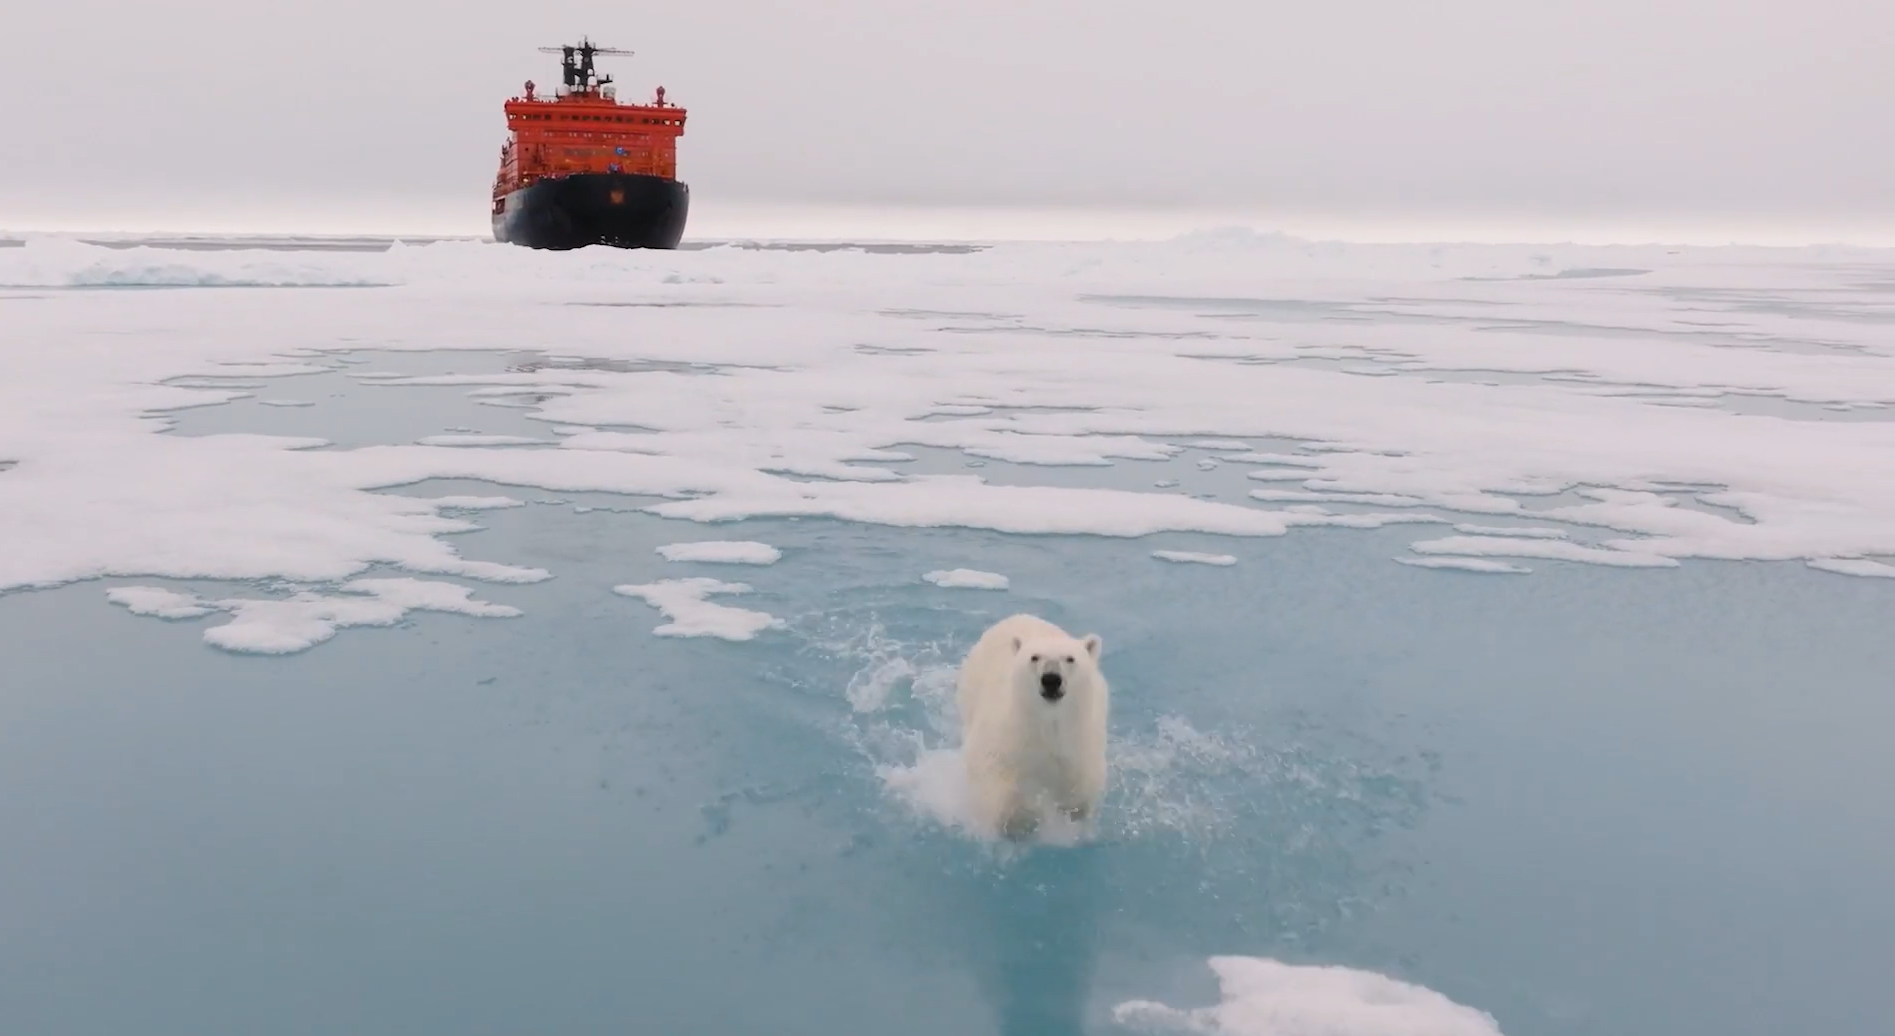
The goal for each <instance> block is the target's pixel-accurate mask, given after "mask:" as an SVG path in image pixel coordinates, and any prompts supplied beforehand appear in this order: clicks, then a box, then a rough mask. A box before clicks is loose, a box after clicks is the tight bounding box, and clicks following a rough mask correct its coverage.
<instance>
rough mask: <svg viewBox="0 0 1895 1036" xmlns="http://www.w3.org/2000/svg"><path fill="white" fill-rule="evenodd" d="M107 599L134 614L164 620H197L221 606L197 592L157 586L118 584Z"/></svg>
mask: <svg viewBox="0 0 1895 1036" xmlns="http://www.w3.org/2000/svg"><path fill="white" fill-rule="evenodd" d="M105 599H106V600H108V601H111V602H112V603H113V604H118V605H123V606H125V608H126V609H127V610H129V611H130V612H131V613H132V614H133V615H151V616H155V617H157V618H160V619H195V618H197V617H198V616H200V615H209V614H210V613H212V612H214V611H216V610H217V609H216V608H214V607H212V606H211V605H209V604H206V603H204V601H203V600H202V599H201V598H198V597H197V596H195V595H193V594H181V593H178V592H177V591H175V590H166V589H164V588H163V587H157V586H118V587H113V588H112V589H110V590H107V591H106V592H105Z"/></svg>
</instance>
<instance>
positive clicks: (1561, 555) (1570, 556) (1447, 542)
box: [1409, 536, 1678, 568]
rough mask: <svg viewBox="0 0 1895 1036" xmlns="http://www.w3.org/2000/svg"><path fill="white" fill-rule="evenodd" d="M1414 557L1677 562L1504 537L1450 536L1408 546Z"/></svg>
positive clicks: (1642, 564) (1644, 564)
mask: <svg viewBox="0 0 1895 1036" xmlns="http://www.w3.org/2000/svg"><path fill="white" fill-rule="evenodd" d="M1409 549H1410V550H1413V551H1414V552H1415V553H1417V554H1460V555H1466V556H1468V557H1495V558H1546V559H1548V560H1551V561H1578V562H1584V563H1587V564H1593V565H1613V566H1617V567H1621V568H1676V567H1677V566H1678V559H1677V558H1669V557H1665V556H1663V555H1660V554H1649V553H1645V552H1642V551H1634V550H1615V549H1609V548H1605V547H1588V546H1584V545H1581V544H1578V543H1569V542H1567V541H1565V540H1547V539H1531V538H1519V537H1505V536H1449V537H1447V538H1445V539H1439V540H1422V541H1421V542H1419V543H1411V544H1409Z"/></svg>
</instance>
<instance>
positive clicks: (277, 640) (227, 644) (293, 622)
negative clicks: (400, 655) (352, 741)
mask: <svg viewBox="0 0 1895 1036" xmlns="http://www.w3.org/2000/svg"><path fill="white" fill-rule="evenodd" d="M340 590H341V592H342V596H332V595H325V594H319V593H315V592H313V591H308V590H304V591H299V592H297V593H295V594H292V595H291V596H289V597H286V598H281V599H267V598H228V599H224V600H217V601H207V600H204V599H202V598H200V597H197V596H195V595H191V594H181V593H177V592H175V591H171V590H165V589H162V588H160V587H152V586H124V587H115V588H113V589H112V590H110V591H107V594H106V597H107V599H108V600H110V601H111V602H112V603H114V604H119V605H123V606H124V607H126V608H127V609H129V610H130V611H131V612H132V613H133V614H135V615H152V616H157V617H159V618H166V619H182V618H195V617H197V616H200V615H209V614H211V613H212V612H220V611H221V612H229V613H230V614H231V615H232V619H231V621H229V622H227V623H225V624H223V625H221V626H213V627H211V628H210V629H207V630H205V631H204V640H205V642H206V643H208V644H210V645H212V646H213V647H218V648H222V649H224V650H225V651H230V652H235V653H238V654H262V655H287V654H293V653H295V652H298V651H306V650H308V649H309V648H312V647H314V646H316V645H317V644H321V643H323V642H324V641H326V640H329V639H330V638H332V637H334V636H335V635H336V631H337V630H339V629H342V628H345V627H349V626H392V625H394V624H395V623H397V622H400V621H401V620H402V618H403V617H405V616H406V615H407V614H408V613H409V612H413V611H433V612H450V613H455V614H460V615H471V616H475V617H478V618H513V617H516V616H518V615H520V614H521V612H520V610H519V609H518V608H512V607H508V606H506V605H501V604H492V603H489V602H487V601H480V600H475V599H474V596H473V591H472V590H470V589H468V588H467V587H464V586H456V585H455V584H453V583H442V582H435V581H430V580H421V579H409V578H406V577H399V578H390V579H356V580H352V581H350V582H348V583H344V584H343V585H342V586H341V587H340Z"/></svg>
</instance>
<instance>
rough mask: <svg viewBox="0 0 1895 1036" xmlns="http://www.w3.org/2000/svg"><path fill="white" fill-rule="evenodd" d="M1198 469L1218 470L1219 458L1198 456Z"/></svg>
mask: <svg viewBox="0 0 1895 1036" xmlns="http://www.w3.org/2000/svg"><path fill="white" fill-rule="evenodd" d="M1198 470H1199V471H1216V470H1217V458H1215V457H1199V458H1198Z"/></svg>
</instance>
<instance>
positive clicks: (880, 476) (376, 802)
mask: <svg viewBox="0 0 1895 1036" xmlns="http://www.w3.org/2000/svg"><path fill="white" fill-rule="evenodd" d="M38 244H39V243H38V242H33V243H29V245H28V246H27V247H24V248H20V249H12V250H9V251H8V253H7V254H6V255H5V257H4V258H0V283H4V284H8V285H15V286H20V287H19V290H21V291H25V290H27V289H31V291H32V292H33V293H34V294H35V295H36V296H37V297H36V298H33V299H31V300H29V301H22V302H21V303H20V307H19V308H16V309H13V310H10V311H9V312H10V314H13V315H17V319H16V320H15V324H16V326H17V328H18V332H17V333H14V334H9V335H8V336H7V337H6V340H5V341H4V342H3V343H0V359H3V360H4V362H5V363H6V364H7V370H8V371H9V373H10V374H11V375H13V376H12V377H10V378H8V379H6V380H5V381H3V382H0V533H3V534H4V538H0V544H4V545H0V589H4V590H11V591H13V592H9V593H5V594H4V596H0V656H3V657H5V658H6V659H8V662H7V667H8V668H7V673H8V677H9V679H8V681H7V689H6V692H5V693H4V694H0V708H4V709H5V710H6V713H5V714H4V716H0V720H3V721H0V786H5V787H8V788H13V789H31V793H30V794H29V793H24V792H23V793H22V794H19V795H12V796H7V797H5V798H4V799H0V824H3V825H4V829H5V830H7V831H8V832H9V838H10V844H12V845H13V846H15V850H14V851H13V852H12V854H11V856H10V863H9V867H8V869H7V872H6V874H7V877H6V878H5V879H4V880H0V914H3V915H4V916H7V917H8V918H10V919H15V920H13V921H10V923H9V926H8V931H7V932H6V933H5V934H0V1002H6V1003H9V1004H12V1005H24V1006H23V1007H19V1008H16V1009H14V1010H13V1013H14V1014H15V1016H16V1017H18V1018H20V1019H21V1022H20V1024H21V1025H22V1026H23V1028H25V1029H30V1030H31V1031H35V1032H47V1033H67V1032H75V1033H76V1032H95V1031H137V1032H141V1033H186V1032H189V1033H202V1032H250V1031H265V1030H267V1031H271V1032H288V1033H297V1032H310V1033H317V1032H325V1033H326V1032H335V1031H351V1032H365V1033H375V1032H390V1033H393V1032H415V1031H429V1032H488V1031H491V1032H512V1031H528V1030H532V1031H543V1030H548V1029H557V1030H559V1031H564V1032H594V1031H597V1032H605V1031H613V1032H622V1031H626V1030H627V1029H628V1027H629V1028H630V1029H635V1030H640V1031H643V1030H647V1029H649V1030H651V1031H701V1032H713V1033H726V1032H727V1033H739V1032H759V1031H770V1032H811V1033H817V1032H821V1033H832V1032H879V1031H902V1032H909V1033H917V1034H928V1033H935V1032H939V1033H968V1032H990V1031H998V1032H1019V1033H1027V1032H1036V1033H1037V1032H1053V1033H1059V1032H1079V1031H1086V1032H1101V1033H1103V1032H1114V1031H1228V1032H1235V1033H1243V1034H1246V1036H1248V1034H1254V1033H1270V1034H1272V1036H1294V1034H1298V1033H1304V1032H1327V1031H1334V1030H1337V1029H1340V1030H1342V1031H1348V1032H1350V1033H1352V1034H1355V1033H1361V1034H1363V1036H1378V1034H1382V1033H1389V1034H1397V1033H1400V1034H1406V1033H1411V1032H1429V1033H1443V1034H1449V1033H1488V1032H1491V1031H1493V1030H1494V1029H1498V1030H1500V1031H1504V1032H1507V1033H1510V1034H1514V1036H1519V1034H1523V1033H1525V1034H1533V1033H1548V1034H1557V1033H1592V1032H1612V1033H1618V1034H1634V1036H1639V1034H1646V1033H1650V1034H1654V1036H1656V1034H1660V1033H1664V1034H1670V1033H1676V1032H1683V1031H1706V1032H1718V1033H1720V1034H1725V1033H1758V1034H1763V1033H1780V1032H1784V1031H1821V1032H1863V1031H1870V1030H1871V1029H1872V1028H1873V1026H1874V1025H1875V1024H1876V1020H1877V1019H1879V1017H1880V1007H1879V1004H1880V997H1879V977H1878V976H1879V974H1880V971H1881V970H1882V965H1883V964H1884V963H1885V962H1886V961H1888V960H1890V959H1895V940H1892V939H1891V936H1890V935H1889V934H1888V933H1890V932H1891V931H1895V886H1891V883H1890V881H1889V879H1888V878H1887V875H1888V874H1889V873H1892V872H1895V834H1891V832H1890V830H1889V828H1888V826H1887V825H1878V824H1874V823H1868V822H1865V821H1864V818H1866V817H1872V816H1877V815H1879V814H1880V812H1881V811H1882V799H1883V798H1884V797H1885V791H1886V789H1887V788H1888V787H1889V786H1890V782H1891V780H1895V763H1891V762H1890V758H1891V756H1895V753H1889V752H1888V751H1887V739H1886V736H1885V734H1884V733H1883V732H1885V731H1886V730H1888V729H1889V728H1890V720H1891V719H1895V715H1892V713H1895V705H1891V704H1890V696H1889V694H1888V693H1887V692H1888V686H1887V679H1886V674H1887V673H1888V672H1890V671H1895V670H1892V668H1891V666H1892V664H1895V647H1891V646H1890V641H1889V639H1888V638H1887V636H1886V630H1887V629H1889V628H1891V622H1892V621H1895V580H1890V579H1887V578H1881V577H1885V576H1887V575H1888V574H1890V573H1892V572H1895V565H1891V564H1890V562H1891V561H1895V541H1891V539H1890V538H1889V537H1890V536H1891V535H1895V532H1892V531H1891V530H1895V497H1891V496H1890V493H1891V492H1892V490H1891V488H1890V487H1892V486H1895V469H1891V465H1892V464H1895V449H1891V445H1892V444H1895V442H1892V441H1891V439H1890V438H1889V436H1890V429H1891V428H1895V426H1892V425H1890V424H1889V415H1890V414H1891V413H1895V411H1891V410H1890V408H1889V407H1890V405H1891V404H1895V378H1892V377H1891V375H1890V371H1891V370H1892V369H1895V360H1891V358H1890V355H1891V353H1892V352H1895V347H1892V346H1891V340H1890V339H1889V337H1888V334H1889V331H1890V327H1891V322H1890V311H1891V303H1892V302H1895V296H1891V295H1890V294H1889V292H1888V291H1887V289H1886V288H1885V287H1878V285H1885V284H1886V283H1887V282H1888V277H1887V274H1886V272H1884V271H1886V269H1887V267H1888V265H1890V261H1889V260H1888V259H1887V258H1886V257H1883V256H1880V255H1878V254H1875V253H1866V254H1865V253H1859V252H1851V253H1846V254H1835V253H1787V254H1786V253H1735V252H1724V251H1717V250H1713V251H1709V252H1705V251H1694V252H1690V253H1688V254H1687V258H1684V259H1679V258H1676V257H1671V256H1668V255H1667V254H1665V253H1664V251H1663V250H1646V251H1645V252H1643V253H1639V254H1635V255H1632V256H1630V257H1624V256H1616V255H1603V256H1601V255H1594V254H1590V253H1591V252H1594V251H1598V250H1568V251H1570V252H1572V253H1573V254H1570V255H1569V254H1564V253H1561V254H1550V253H1554V252H1559V250H1534V249H1524V248H1521V249H1504V248H1496V249H1487V250H1485V251H1482V250H1479V249H1472V250H1469V249H1462V250H1452V249H1449V250H1433V251H1430V250H1426V249H1409V250H1402V249H1384V250H1375V249H1361V248H1357V249H1355V250H1354V251H1349V250H1347V249H1341V250H1338V249H1335V248H1332V247H1331V246H1309V247H1307V248H1302V249H1300V250H1294V249H1293V250H1291V252H1289V253H1288V254H1280V253H1281V252H1282V249H1283V248H1284V247H1286V246H1283V245H1281V244H1279V243H1273V242H1270V241H1268V240H1264V241H1254V240H1252V241H1246V240H1240V239H1225V238H1209V239H1203V240H1199V241H1196V242H1185V243H1168V244H1162V245H1151V246H1136V247H1133V246H1122V247H1119V248H1113V247H1108V246H1088V248H1079V249H1065V250H1061V249H1057V248H1040V247H1035V248H1019V247H1010V246H1002V247H996V248H994V249H990V250H987V251H985V252H980V253H970V254H965V255H962V254H946V255H929V254H888V255H863V254H848V253H830V252H776V253H766V252H757V251H742V252H729V253H722V252H718V251H715V250H713V251H709V252H703V253H694V254H690V255H673V256H663V255H650V254H645V255H638V254H634V255H616V254H613V255H607V256H604V257H598V256H592V255H590V254H583V255H579V256H565V257H548V256H540V255H534V254H531V253H525V252H522V251H519V250H505V249H499V250H496V249H492V248H482V247H481V246H473V245H458V244H457V245H449V246H430V248H429V249H416V248H403V247H401V246H396V247H394V248H392V249H390V250H389V251H388V252H387V253H377V254H374V255H346V254H345V255H340V256H338V255H333V254H331V255H313V256H300V255H297V254H295V253H271V254H267V255H261V256H259V255H247V254H245V253H241V252H192V253H189V254H185V253H166V252H165V251H164V250H140V249H112V250H106V249H100V250H95V251H94V252H83V251H74V250H73V249H72V248H69V247H65V246H63V245H62V246H61V247H56V248H52V249H41V248H39V247H38ZM437 248H438V249H440V250H439V251H430V249H437ZM1608 251H1609V250H1608ZM1633 251H1635V252H1636V251H1637V250H1633ZM1581 253H1586V254H1581ZM1878 264H1879V265H1878ZM1641 271H1642V272H1641ZM1562 273H1565V274H1566V276H1559V275H1560V274H1562ZM193 278H195V280H194V279H193ZM1878 278H1879V279H1878ZM206 283H208V284H213V285H223V286H225V287H219V288H216V289H215V290H193V289H192V285H197V284H206ZM271 284H311V285H319V286H321V290H314V289H298V288H270V287H255V285H271ZM149 285H162V286H164V287H163V289H162V290H137V291H133V290H125V289H127V288H131V287H135V286H149ZM236 285H250V286H251V287H245V288H243V290H234V289H233V288H232V287H229V286H236ZM351 285H362V286H351ZM575 302H577V303H585V305H572V304H571V303H575ZM259 328H265V329H267V330H266V332H265V333H263V334H261V335H260V334H259V331H258V329H259ZM1759 401H1766V402H1768V404H1769V406H1768V407H1765V406H1760V405H1758V403H1759ZM292 402H293V403H302V404H307V405H299V406H287V405H281V404H284V403H292ZM1845 406H1846V407H1847V408H1848V410H1846V411H1844V410H1839V409H1831V408H1834V407H1845ZM1770 407H1774V408H1775V409H1774V410H1773V409H1770ZM141 415H146V416H141ZM271 437H278V438H271ZM706 523H709V524H706ZM1719 557H1727V558H1739V559H1753V560H1749V561H1742V562H1734V561H1722V560H1714V559H1716V558H1719ZM1755 559H1780V560H1778V561H1776V562H1774V563H1764V562H1763V561H1760V560H1755ZM1397 562H1400V563H1397ZM101 577H103V578H101ZM73 580H86V581H83V582H77V583H72V581H73ZM67 584H70V585H67ZM34 586H38V587H44V589H37V590H29V589H27V588H28V587H34ZM1015 611H1033V612H1037V613H1040V614H1043V615H1045V616H1046V617H1048V618H1050V619H1052V620H1053V621H1055V622H1058V623H1060V624H1062V625H1064V626H1066V627H1067V628H1069V629H1074V630H1077V631H1097V632H1100V633H1101V634H1103V636H1104V638H1105V643H1106V654H1105V663H1104V664H1105V666H1106V669H1107V673H1108V676H1109V677H1110V678H1111V679H1112V681H1113V687H1114V691H1115V698H1114V712H1113V737H1114V743H1113V750H1112V759H1113V765H1114V789H1113V791H1112V793H1111V797H1110V798H1109V800H1108V804H1107V809H1106V816H1105V820H1104V823H1103V828H1102V832H1101V836H1100V838H1099V840H1098V841H1097V842H1096V843H1094V844H1088V845H1080V846H1076V847H1063V848H1062V847H1051V846H1039V847H1034V848H1031V849H1029V850H1027V851H1024V852H1000V851H997V850H996V849H995V848H994V847H992V846H987V845H984V844H981V843H978V842H976V841H975V840H973V839H971V838H969V837H968V836H966V835H965V834H964V833H963V832H962V831H961V830H960V828H959V827H958V825H957V810H958V803H959V789H958V787H957V775H958V770H957V767H956V759H955V757H954V755H953V746H954V723H953V715H952V705H951V701H952V697H953V695H952V685H953V672H952V666H953V664H954V662H955V661H956V659H957V658H958V654H959V652H960V651H963V650H965V648H966V647H967V646H968V645H969V644H971V642H972V640H973V639H974V638H975V637H976V636H977V635H978V634H979V632H980V630H981V629H982V628H984V626H985V625H986V624H987V623H990V622H992V621H994V620H995V619H998V618H1000V617H1002V616H1004V615H1006V614H1010V613H1012V612H1015ZM102 988H103V989H106V990H109V992H104V993H102V992H101V989H102ZM1192 1026H1196V1027H1197V1029H1195V1030H1194V1029H1192V1028H1191V1027H1192ZM1325 1027H1327V1028H1325Z"/></svg>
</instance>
